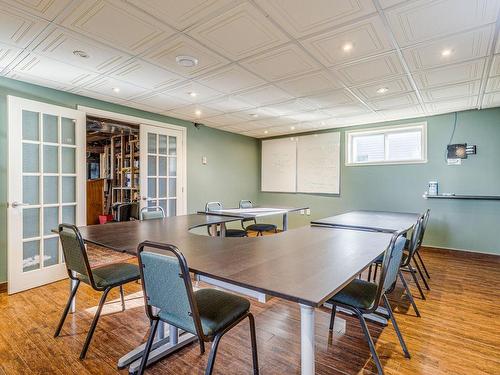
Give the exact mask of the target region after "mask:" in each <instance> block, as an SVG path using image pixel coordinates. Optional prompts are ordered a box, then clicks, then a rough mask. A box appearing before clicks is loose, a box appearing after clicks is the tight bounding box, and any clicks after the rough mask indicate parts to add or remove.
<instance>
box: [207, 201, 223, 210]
mask: <svg viewBox="0 0 500 375" xmlns="http://www.w3.org/2000/svg"><path fill="white" fill-rule="evenodd" d="M219 210H222V203H221V202H207V204H205V212H211V211H219Z"/></svg>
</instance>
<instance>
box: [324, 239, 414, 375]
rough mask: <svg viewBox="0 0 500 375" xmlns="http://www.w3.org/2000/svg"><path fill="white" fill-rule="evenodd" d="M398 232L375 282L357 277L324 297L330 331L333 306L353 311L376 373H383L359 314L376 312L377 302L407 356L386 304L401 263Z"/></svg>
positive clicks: (400, 242) (364, 322) (402, 242)
mask: <svg viewBox="0 0 500 375" xmlns="http://www.w3.org/2000/svg"><path fill="white" fill-rule="evenodd" d="M401 234H402V233H395V234H394V235H393V237H392V239H391V242H390V244H389V246H388V248H387V249H386V251H385V252H384V256H383V260H382V271H381V275H380V280H379V283H378V284H375V283H372V282H370V281H365V280H361V279H354V280H353V281H351V282H350V283H349V284H347V286H345V287H344V288H343V289H342V290H341V291H340V292H338V293H337V294H336V295H334V296H333V297H332V298H330V299H329V300H328V302H329V303H331V304H332V315H331V319H330V331H332V330H333V325H334V321H335V313H336V308H337V306H340V307H343V308H345V309H348V310H350V311H352V312H353V313H354V314H356V316H357V317H358V318H359V321H360V323H361V327H362V328H363V332H364V334H365V337H366V340H367V341H368V346H369V347H370V352H371V354H372V357H373V360H374V361H375V364H376V366H377V369H378V373H379V374H383V373H384V370H383V368H382V364H381V363H380V360H379V358H378V355H377V352H376V350H375V345H374V343H373V340H372V337H371V335H370V331H369V330H368V326H367V324H366V321H365V318H364V316H363V314H371V313H376V310H377V308H378V306H379V303H380V302H381V301H383V303H384V305H385V307H386V308H387V312H388V314H389V318H390V320H391V321H392V325H393V327H394V330H395V331H396V334H397V335H398V339H399V343H400V344H401V347H402V348H403V351H404V353H405V357H406V358H410V353H409V351H408V348H407V347H406V344H405V342H404V339H403V336H402V335H401V332H400V331H399V327H398V324H397V323H396V319H395V317H394V314H393V312H392V309H391V305H390V304H389V300H388V298H387V293H390V292H391V291H392V289H393V288H394V285H395V284H396V279H397V277H398V273H399V272H400V271H399V265H400V264H401V258H402V256H403V248H404V245H405V242H406V239H405V237H404V236H402V235H401Z"/></svg>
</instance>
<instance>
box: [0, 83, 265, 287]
mask: <svg viewBox="0 0 500 375" xmlns="http://www.w3.org/2000/svg"><path fill="white" fill-rule="evenodd" d="M7 95H13V96H19V97H23V98H27V99H32V100H37V101H42V102H46V103H51V104H56V105H61V106H66V107H71V108H76V106H77V105H84V106H88V107H93V108H98V109H102V110H107V111H113V112H119V113H123V114H126V115H131V116H138V117H143V118H147V119H151V120H155V121H162V122H167V123H170V124H174V125H180V126H185V127H187V129H188V130H187V192H188V195H187V197H188V213H192V212H195V211H197V210H198V209H202V208H203V207H204V204H205V202H206V201H210V200H222V202H223V204H224V205H226V206H235V205H237V203H238V202H239V200H240V199H243V198H247V199H252V200H256V199H257V195H258V191H259V181H260V172H259V171H260V164H259V163H260V152H259V150H260V146H259V141H257V140H256V139H253V138H249V137H244V136H240V135H236V134H232V133H228V132H223V131H219V130H216V129H211V128H207V127H201V128H200V129H196V128H195V127H194V126H193V125H192V123H190V122H187V121H182V120H178V119H173V118H170V117H166V116H161V115H158V114H154V113H149V112H144V111H140V110H136V109H132V108H128V107H124V106H120V105H116V104H111V103H107V102H103V101H99V100H95V99H91V98H86V97H82V96H78V95H73V94H69V93H65V92H62V91H57V90H52V89H48V88H44V87H41V86H35V85H31V84H28V83H24V82H19V81H15V80H11V79H7V78H1V77H0V282H3V281H5V280H6V279H7V265H6V263H7V243H6V237H7V218H6V216H7V205H6V202H7V102H6V100H7V98H6V96H7ZM202 156H206V157H207V160H208V163H207V165H202V164H201V158H202Z"/></svg>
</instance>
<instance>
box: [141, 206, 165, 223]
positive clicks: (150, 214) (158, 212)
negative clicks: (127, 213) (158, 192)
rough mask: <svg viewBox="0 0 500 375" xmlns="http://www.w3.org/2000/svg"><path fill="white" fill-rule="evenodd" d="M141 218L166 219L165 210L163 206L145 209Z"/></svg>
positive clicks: (142, 210)
mask: <svg viewBox="0 0 500 375" xmlns="http://www.w3.org/2000/svg"><path fill="white" fill-rule="evenodd" d="M140 218H141V220H152V219H164V218H165V210H164V209H163V207H161V206H151V207H143V208H142V209H141V214H140Z"/></svg>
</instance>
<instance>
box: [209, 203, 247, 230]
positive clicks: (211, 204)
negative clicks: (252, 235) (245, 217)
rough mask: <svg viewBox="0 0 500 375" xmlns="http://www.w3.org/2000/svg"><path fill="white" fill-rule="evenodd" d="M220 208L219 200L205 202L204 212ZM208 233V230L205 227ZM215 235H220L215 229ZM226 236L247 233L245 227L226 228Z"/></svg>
mask: <svg viewBox="0 0 500 375" xmlns="http://www.w3.org/2000/svg"><path fill="white" fill-rule="evenodd" d="M220 210H222V203H220V202H207V204H205V212H214V211H220ZM207 230H208V234H209V235H210V234H211V233H210V230H209V228H208V227H207ZM217 235H218V236H219V235H220V232H219V231H217ZM226 237H248V233H247V231H246V230H245V229H232V228H227V229H226Z"/></svg>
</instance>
